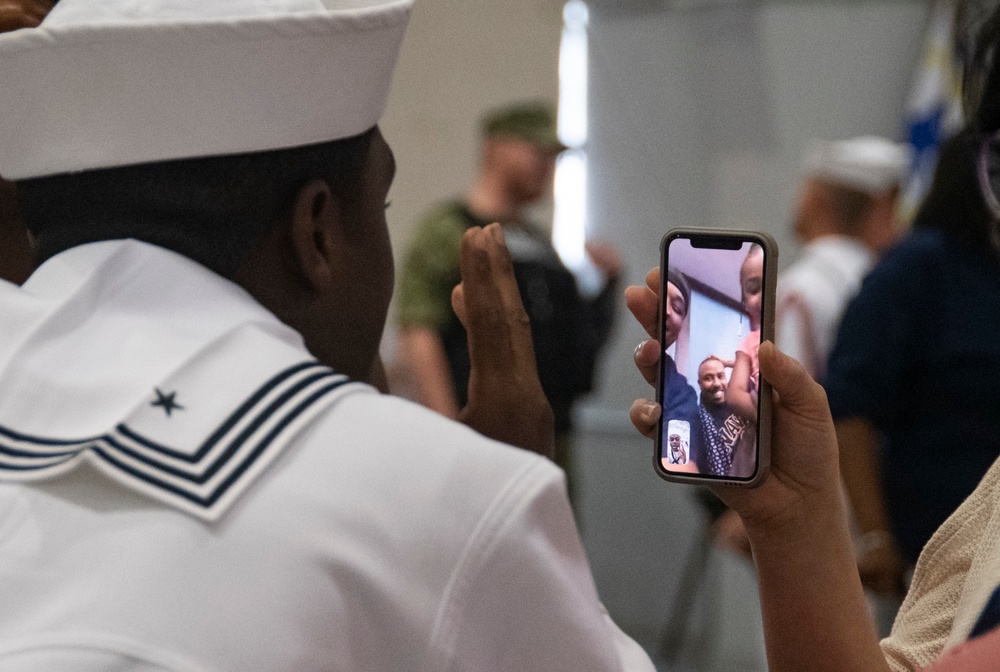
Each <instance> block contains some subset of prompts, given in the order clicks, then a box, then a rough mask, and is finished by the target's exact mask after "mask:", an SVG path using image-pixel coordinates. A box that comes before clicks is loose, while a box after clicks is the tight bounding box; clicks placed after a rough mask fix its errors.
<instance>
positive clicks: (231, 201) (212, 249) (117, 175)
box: [17, 129, 374, 277]
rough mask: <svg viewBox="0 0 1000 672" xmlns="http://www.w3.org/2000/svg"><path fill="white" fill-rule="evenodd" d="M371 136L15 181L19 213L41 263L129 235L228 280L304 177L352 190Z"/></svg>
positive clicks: (284, 210) (347, 193) (338, 190)
mask: <svg viewBox="0 0 1000 672" xmlns="http://www.w3.org/2000/svg"><path fill="white" fill-rule="evenodd" d="M373 134H374V129H371V130H369V131H367V132H365V133H362V134H360V135H357V136H354V137H351V138H346V139H341V140H334V141H330V142H324V143H319V144H314V145H307V146H303V147H295V148H289V149H278V150H271V151H264V152H256V153H250V154H234V155H227V156H212V157H203V158H193V159H178V160H173V161H163V162H158V163H148V164H141V165H134V166H124V167H119V168H108V169H102V170H90V171H84V172H80V173H67V174H62V175H53V176H47V177H40V178H33V179H27V180H21V181H19V182H17V190H18V197H19V201H20V205H21V214H22V216H23V218H24V221H25V224H26V225H27V226H28V229H29V230H30V231H31V232H32V234H33V236H34V238H35V251H36V256H37V260H38V262H39V263H41V262H43V261H45V260H46V259H48V258H49V257H51V256H53V255H55V254H58V253H59V252H62V251H63V250H66V249H69V248H71V247H75V246H77V245H82V244H84V243H90V242H96V241H100V240H114V239H119V238H135V239H137V240H142V241H145V242H148V243H152V244H154V245H159V246H161V247H165V248H168V249H171V250H174V251H176V252H179V253H180V254H183V255H184V256H186V257H189V258H191V259H193V260H195V261H197V262H199V263H201V264H202V265H204V266H206V267H208V268H210V269H211V270H213V271H215V272H216V273H219V274H220V275H223V276H225V277H231V276H232V275H233V274H234V273H235V272H236V270H237V268H238V267H239V264H240V262H241V261H242V260H243V259H244V257H245V256H246V254H247V253H248V252H249V251H250V250H251V249H252V247H253V245H254V244H255V243H256V242H257V241H258V240H259V239H260V236H261V235H262V234H263V233H264V232H265V231H267V230H268V229H269V228H270V227H272V226H273V225H274V224H276V223H277V222H278V221H279V220H280V218H282V217H284V216H286V215H287V214H288V212H289V211H290V208H291V206H292V202H293V200H294V198H295V195H296V194H297V193H298V191H299V190H300V189H301V188H302V187H303V186H304V185H305V184H306V183H307V182H309V181H310V180H313V179H322V180H324V181H326V182H327V184H329V185H330V189H331V191H332V192H333V193H334V195H335V196H337V197H339V198H342V199H348V200H349V199H351V198H352V197H355V196H357V194H358V193H359V192H360V185H361V182H362V179H363V166H364V161H365V159H366V157H367V153H368V150H369V148H370V146H371V138H372V136H373Z"/></svg>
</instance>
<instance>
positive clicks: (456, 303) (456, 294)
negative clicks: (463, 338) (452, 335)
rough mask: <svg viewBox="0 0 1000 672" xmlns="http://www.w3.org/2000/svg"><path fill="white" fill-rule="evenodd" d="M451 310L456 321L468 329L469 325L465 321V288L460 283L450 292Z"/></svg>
mask: <svg viewBox="0 0 1000 672" xmlns="http://www.w3.org/2000/svg"><path fill="white" fill-rule="evenodd" d="M451 309H452V310H454V311H455V315H457V316H458V321H459V322H461V323H462V326H463V327H465V328H466V329H468V327H469V325H468V324H467V323H466V321H465V286H464V285H463V284H462V283H461V282H460V283H458V284H457V285H455V288H454V289H453V290H451Z"/></svg>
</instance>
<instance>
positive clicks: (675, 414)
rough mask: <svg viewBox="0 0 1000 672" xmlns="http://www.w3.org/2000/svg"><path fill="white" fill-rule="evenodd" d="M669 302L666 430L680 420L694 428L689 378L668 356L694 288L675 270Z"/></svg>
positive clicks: (666, 311) (695, 415)
mask: <svg viewBox="0 0 1000 672" xmlns="http://www.w3.org/2000/svg"><path fill="white" fill-rule="evenodd" d="M666 288H667V300H666V301H664V308H663V310H664V327H663V337H662V343H663V349H664V352H663V355H662V356H663V357H664V362H663V399H664V407H663V412H664V416H663V417H664V423H663V427H664V430H666V428H667V425H668V424H669V422H670V421H671V420H680V421H683V422H687V423H689V426H692V427H693V426H694V425H695V423H696V422H697V420H698V398H697V395H695V392H694V389H692V388H691V385H689V384H688V380H687V377H686V376H685V375H684V374H682V373H681V372H679V371H678V370H677V364H676V363H675V362H674V360H673V358H672V357H671V356H670V355H669V354H668V353H667V352H666V350H667V349H669V348H670V347H671V346H672V345H673V344H674V343H676V342H677V336H678V335H679V334H680V332H681V327H682V325H683V324H684V319H685V318H686V317H687V314H688V310H690V307H691V288H690V286H689V285H688V283H687V280H685V279H684V276H683V275H681V274H680V273H679V272H677V271H675V270H672V269H671V270H669V271H668V272H667V282H666Z"/></svg>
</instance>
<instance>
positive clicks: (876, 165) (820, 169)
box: [803, 136, 911, 195]
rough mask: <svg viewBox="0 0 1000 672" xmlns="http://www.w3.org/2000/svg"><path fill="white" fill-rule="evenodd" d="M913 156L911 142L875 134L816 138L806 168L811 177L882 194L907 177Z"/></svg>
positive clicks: (804, 166) (808, 151) (810, 149)
mask: <svg viewBox="0 0 1000 672" xmlns="http://www.w3.org/2000/svg"><path fill="white" fill-rule="evenodd" d="M910 156H911V153H910V147H909V145H903V144H900V143H898V142H892V141H891V140H886V139H885V138H879V137H875V136H864V137H860V138H852V139H851V140H841V141H838V142H827V141H825V140H813V141H811V142H810V143H809V145H808V147H807V148H806V152H805V159H804V161H803V164H804V165H803V168H804V170H805V172H806V174H807V175H809V176H810V177H816V178H819V179H821V180H824V181H826V182H832V183H834V184H839V185H843V186H845V187H851V188H854V189H857V190H858V191H863V192H865V193H868V194H872V195H878V194H881V193H883V192H885V191H886V190H888V189H890V188H892V187H894V186H896V185H898V184H899V183H900V182H901V181H902V180H903V178H904V177H905V176H906V171H907V168H908V167H909V165H910Z"/></svg>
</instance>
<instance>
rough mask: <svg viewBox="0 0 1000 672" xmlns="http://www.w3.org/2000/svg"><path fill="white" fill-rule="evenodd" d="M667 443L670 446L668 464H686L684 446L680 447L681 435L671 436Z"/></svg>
mask: <svg viewBox="0 0 1000 672" xmlns="http://www.w3.org/2000/svg"><path fill="white" fill-rule="evenodd" d="M667 443H668V445H669V446H670V448H669V450H670V452H669V455H670V458H669V460H668V461H669V463H670V464H687V461H688V460H687V453H686V452H685V451H684V446H683V445H681V435H680V434H671V435H670V436H669V438H668V439H667Z"/></svg>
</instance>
